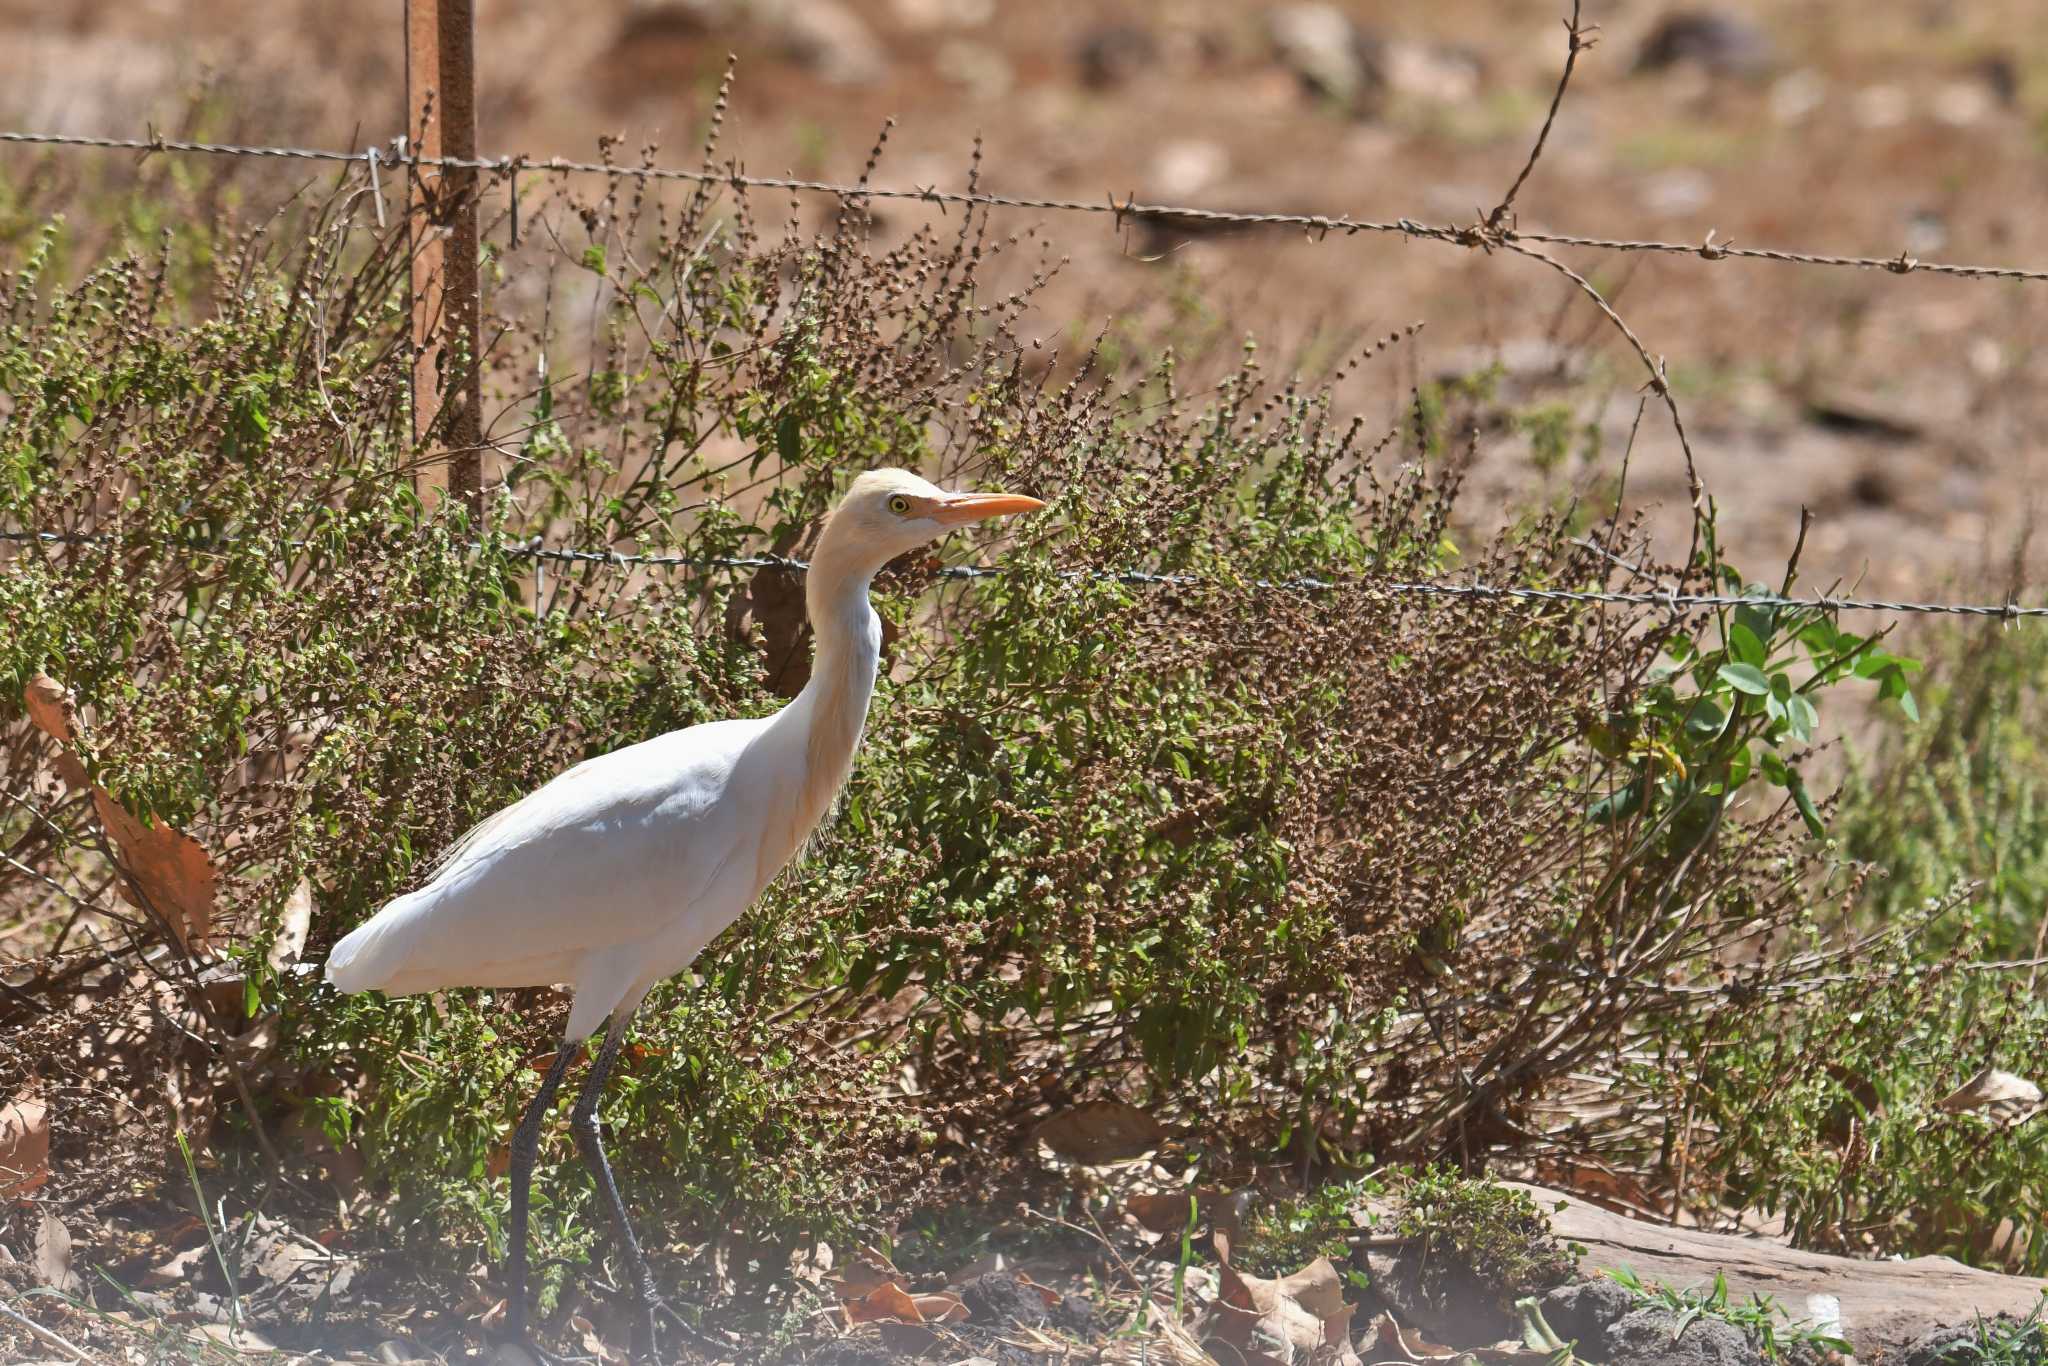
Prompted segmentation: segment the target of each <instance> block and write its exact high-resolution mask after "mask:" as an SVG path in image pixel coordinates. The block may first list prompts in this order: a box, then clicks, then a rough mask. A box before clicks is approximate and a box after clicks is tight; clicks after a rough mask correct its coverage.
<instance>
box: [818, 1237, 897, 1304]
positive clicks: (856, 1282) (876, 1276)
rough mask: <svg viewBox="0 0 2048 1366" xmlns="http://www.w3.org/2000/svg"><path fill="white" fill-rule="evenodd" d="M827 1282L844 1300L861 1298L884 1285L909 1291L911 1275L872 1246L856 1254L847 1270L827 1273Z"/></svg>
mask: <svg viewBox="0 0 2048 1366" xmlns="http://www.w3.org/2000/svg"><path fill="white" fill-rule="evenodd" d="M825 1284H826V1285H827V1286H829V1287H831V1290H832V1293H833V1294H835V1295H837V1296H838V1297H839V1298H840V1299H842V1300H859V1299H865V1298H866V1297H867V1296H868V1295H869V1294H870V1293H871V1292H873V1291H874V1290H875V1289H876V1288H877V1287H880V1286H884V1285H893V1286H895V1287H896V1288H897V1289H898V1290H902V1291H908V1290H909V1289H910V1278H909V1277H907V1276H905V1275H904V1274H903V1273H902V1272H900V1271H898V1270H897V1269H896V1265H895V1263H893V1262H891V1261H890V1260H889V1259H888V1258H887V1257H885V1256H883V1255H882V1254H881V1253H879V1252H877V1251H875V1250H874V1249H873V1248H871V1247H864V1248H861V1249H860V1250H859V1251H857V1252H855V1253H854V1254H853V1257H852V1258H851V1260H849V1261H848V1262H847V1263H846V1267H845V1269H844V1270H841V1271H838V1272H835V1273H834V1274H832V1275H830V1276H827V1277H826V1278H825Z"/></svg>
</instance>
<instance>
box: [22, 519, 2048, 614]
mask: <svg viewBox="0 0 2048 1366" xmlns="http://www.w3.org/2000/svg"><path fill="white" fill-rule="evenodd" d="M114 540H115V538H114V537H112V536H109V535H106V534H104V533H97V532H61V531H9V530H0V542H11V543H17V544H25V543H41V544H47V545H94V544H100V545H104V544H109V543H112V542H113V541H114ZM230 544H233V542H231V541H230V542H222V543H219V544H217V545H215V546H189V547H185V548H186V549H189V550H192V551H195V552H198V553H202V554H205V553H216V552H217V551H218V550H220V549H221V548H223V547H224V546H226V545H230ZM284 544H285V545H286V546H287V547H289V548H293V549H299V548H304V547H306V546H308V545H310V544H311V543H310V542H306V541H287V542H284ZM487 548H493V549H496V550H497V551H498V552H499V553H500V554H502V555H503V556H504V557H505V558H507V559H513V560H537V561H545V562H551V563H558V564H590V565H601V566H607V567H610V568H615V569H632V568H646V569H699V570H706V571H712V572H716V571H719V570H732V569H776V570H782V571H784V572H786V573H792V574H802V573H805V572H806V571H808V570H809V569H810V565H808V564H807V563H805V562H804V561H802V560H797V559H791V558H788V557H786V556H782V555H660V554H654V555H648V554H640V553H637V552H629V551H620V550H585V549H580V548H576V547H570V546H551V545H547V544H544V543H542V542H541V541H540V540H539V539H538V538H535V539H534V540H532V541H528V542H520V543H511V544H502V545H498V546H495V547H487V546H486V545H484V544H483V543H481V542H476V541H472V542H470V543H469V549H471V550H484V549H487ZM1013 572H1015V571H1013V570H1011V569H1009V568H1006V567H1005V566H1002V565H986V564H960V565H946V566H944V567H942V568H939V569H937V570H935V571H933V577H935V578H938V579H945V580H954V581H964V582H970V583H971V582H976V581H979V580H983V579H995V578H1002V577H1004V576H1006V575H1008V574H1011V573H1013ZM1059 577H1060V578H1061V579H1064V580H1067V581H1069V582H1075V581H1087V582H1092V583H1120V584H1128V585H1131V586H1133V587H1141V588H1197V587H1203V586H1212V587H1222V588H1254V589H1259V590H1263V591H1270V590H1285V591H1295V592H1334V591H1339V590H1342V589H1360V590H1364V591H1367V592H1383V593H1402V594H1413V595H1418V596H1423V597H1442V598H1472V599H1481V600H1493V601H1522V602H1557V603H1567V602H1576V603H1605V604H1610V605H1615V606H1629V607H1664V608H1668V609H1670V610H1672V611H1697V610H1704V609H1709V608H1728V607H1775V608H1799V609H1810V610H1815V611H1822V612H1883V613H1888V614H1892V615H1942V616H1966V617H1995V618H1998V619H2001V620H2007V621H2013V620H2019V619H2021V618H2026V617H2048V606H2043V607H2024V606H2021V605H2020V604H2018V603H2016V602H2005V603H1964V602H1916V601H1900V600H1894V599H1889V598H1863V597H1842V596H1837V595H1833V594H1820V595H1817V596H1813V597H1787V596H1783V595H1780V594H1775V593H1764V594H1739V593H1680V592H1676V591H1663V590H1656V591H1648V590H1636V591H1622V590H1605V589H1581V588H1534V587H1529V586H1526V585H1521V584H1494V583H1483V582H1478V581H1471V582H1462V583H1461V582H1454V581H1450V580H1435V581H1417V580H1402V579H1373V578H1323V577H1317V576H1313V575H1305V576H1302V577H1299V578H1291V579H1250V580H1232V579H1227V578H1213V577H1204V576H1201V575H1196V574H1172V573H1159V572H1156V571H1153V570H1147V569H1063V570H1060V571H1059Z"/></svg>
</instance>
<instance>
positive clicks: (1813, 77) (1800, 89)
mask: <svg viewBox="0 0 2048 1366" xmlns="http://www.w3.org/2000/svg"><path fill="white" fill-rule="evenodd" d="M1827 98H1828V87H1827V82H1825V81H1823V80H1822V79H1821V78H1820V75H1819V74H1818V73H1817V72H1815V71H1813V70H1811V69H1809V68H1806V67H1801V68H1800V69H1799V70H1797V71H1793V72H1788V73H1787V74H1785V75H1783V76H1780V77H1779V78H1778V80H1777V82H1776V83H1775V84H1773V85H1772V86H1771V117H1772V118H1774V119H1776V120H1777V121H1778V122H1779V123H1797V122H1799V121H1800V120H1801V119H1803V118H1805V117H1806V116H1807V115H1808V114H1811V113H1813V112H1814V110H1816V109H1818V108H1820V107H1821V106H1822V105H1823V104H1825V103H1827Z"/></svg>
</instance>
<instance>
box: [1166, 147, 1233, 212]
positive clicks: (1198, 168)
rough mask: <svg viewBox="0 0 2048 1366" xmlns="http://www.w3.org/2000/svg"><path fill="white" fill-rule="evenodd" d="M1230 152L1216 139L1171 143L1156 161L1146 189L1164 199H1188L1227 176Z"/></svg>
mask: <svg viewBox="0 0 2048 1366" xmlns="http://www.w3.org/2000/svg"><path fill="white" fill-rule="evenodd" d="M1229 169H1230V154H1229V153H1228V152H1226V151H1224V150H1223V148H1222V147H1221V146H1220V145H1218V144H1216V143H1213V142H1198V141H1193V140H1189V141H1183V142H1169V143H1167V144H1166V145H1165V146H1164V147H1162V148H1160V149H1159V155H1158V156H1156V157H1154V158H1153V160H1152V172H1151V174H1150V175H1149V176H1147V177H1146V182H1145V183H1146V188H1147V189H1149V190H1151V191H1152V192H1153V193H1154V194H1156V195H1158V196H1159V197H1160V198H1162V199H1186V198H1189V197H1190V196H1193V195H1196V194H1199V193H1201V192H1202V191H1203V190H1206V189H1208V188H1209V187H1210V186H1211V185H1214V184H1215V183H1216V182H1217V181H1219V180H1221V179H1222V178H1223V173H1224V172H1225V171H1227V170H1229Z"/></svg>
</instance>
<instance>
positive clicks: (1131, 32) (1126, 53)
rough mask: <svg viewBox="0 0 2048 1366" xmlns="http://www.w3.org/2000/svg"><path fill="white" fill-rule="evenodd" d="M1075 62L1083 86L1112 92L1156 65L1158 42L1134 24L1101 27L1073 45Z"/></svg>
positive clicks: (1103, 25) (1147, 31) (1149, 31)
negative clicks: (1078, 68) (1079, 69)
mask: <svg viewBox="0 0 2048 1366" xmlns="http://www.w3.org/2000/svg"><path fill="white" fill-rule="evenodd" d="M1074 61H1075V63H1076V64H1077V65H1078V66H1079V67H1080V68H1081V83H1082V84H1083V85H1085V86H1087V87H1088V88H1089V89H1091V90H1114V89H1115V88H1116V87H1118V86H1120V85H1124V84H1127V83H1128V82H1129V81H1130V80H1131V79H1132V78H1133V77H1135V76H1137V75H1138V74H1139V73H1140V72H1142V71H1144V70H1145V69H1146V68H1148V67H1151V66H1154V65H1156V64H1157V63H1158V61H1159V42H1158V40H1157V39H1155V38H1154V37H1153V36H1152V31H1151V30H1150V29H1146V28H1140V27H1139V26H1138V25H1136V24H1102V25H1100V26H1098V27H1096V28H1093V29H1090V30H1089V31H1088V33H1087V34H1086V35H1085V36H1083V37H1082V39H1081V41H1080V42H1079V43H1077V44H1075V45H1074Z"/></svg>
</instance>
